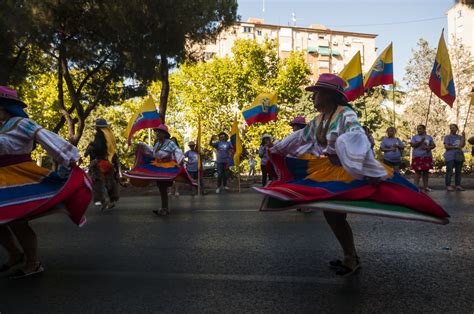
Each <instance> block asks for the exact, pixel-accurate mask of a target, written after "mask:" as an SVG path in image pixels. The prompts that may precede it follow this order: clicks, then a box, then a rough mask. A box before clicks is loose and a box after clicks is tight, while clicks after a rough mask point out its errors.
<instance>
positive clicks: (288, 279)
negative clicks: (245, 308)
mask: <svg viewBox="0 0 474 314" xmlns="http://www.w3.org/2000/svg"><path fill="white" fill-rule="evenodd" d="M53 272H54V273H60V274H61V275H68V274H77V275H80V276H84V275H86V276H87V275H90V276H110V277H127V278H132V277H133V278H153V279H191V280H209V281H248V282H275V283H316V284H332V285H338V284H343V283H344V282H345V281H344V280H341V278H337V277H334V278H321V277H314V276H278V275H237V274H195V273H162V272H146V271H143V272H134V271H100V270H99V271H85V270H84V271H82V270H79V271H74V270H72V271H58V272H55V271H53V270H51V273H53Z"/></svg>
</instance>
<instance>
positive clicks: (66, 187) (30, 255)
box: [0, 86, 92, 278]
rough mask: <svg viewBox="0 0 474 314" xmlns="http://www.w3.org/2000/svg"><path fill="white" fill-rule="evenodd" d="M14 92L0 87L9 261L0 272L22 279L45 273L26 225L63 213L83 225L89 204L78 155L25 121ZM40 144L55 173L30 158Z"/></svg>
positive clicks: (1, 221)
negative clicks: (51, 160)
mask: <svg viewBox="0 0 474 314" xmlns="http://www.w3.org/2000/svg"><path fill="white" fill-rule="evenodd" d="M25 107H26V105H25V104H24V103H23V102H22V101H20V100H19V99H18V95H17V92H16V91H15V90H14V89H11V88H8V87H5V86H0V178H1V179H2V180H0V245H1V246H2V247H3V248H5V249H6V251H7V253H8V260H7V261H6V262H5V263H4V264H3V265H0V272H2V273H5V272H11V273H10V275H9V277H10V278H22V277H26V276H30V275H34V274H38V273H41V272H43V271H44V269H43V266H42V265H41V263H40V262H39V259H38V252H37V251H38V240H37V236H36V233H35V232H34V231H33V229H32V228H31V226H30V224H29V220H31V219H34V218H37V217H40V216H43V215H46V214H49V213H51V212H52V211H53V210H54V211H56V210H58V209H62V211H65V212H66V213H67V214H68V215H69V217H70V218H71V220H72V221H73V222H74V223H75V224H77V225H79V226H81V225H82V224H84V223H85V217H84V213H85V211H86V209H87V207H88V205H89V203H90V201H91V198H92V191H91V188H90V184H91V183H90V181H89V178H88V177H87V175H86V174H85V173H84V172H83V171H82V170H81V169H80V168H79V167H77V162H78V161H79V159H80V155H79V150H78V149H77V148H76V147H75V146H73V145H71V144H70V143H69V142H67V141H65V140H64V139H63V138H61V137H60V136H58V135H57V134H55V133H53V132H50V131H48V130H46V129H44V128H42V127H41V126H39V125H38V124H36V123H35V122H34V121H32V120H30V119H29V118H28V115H27V114H26V112H25V111H24V108H25ZM36 143H37V144H39V145H41V147H43V148H44V149H45V150H46V152H47V153H48V154H49V155H50V156H51V157H52V158H53V159H54V160H55V161H56V162H57V163H58V164H59V165H60V166H59V168H58V172H53V171H51V170H49V169H45V168H41V167H39V166H37V165H36V163H35V162H33V161H32V159H31V155H30V154H31V152H32V150H33V149H34V147H35V144H36Z"/></svg>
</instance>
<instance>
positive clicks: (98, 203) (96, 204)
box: [94, 202, 102, 206]
mask: <svg viewBox="0 0 474 314" xmlns="http://www.w3.org/2000/svg"><path fill="white" fill-rule="evenodd" d="M94 205H95V206H101V205H102V203H101V202H95V203H94Z"/></svg>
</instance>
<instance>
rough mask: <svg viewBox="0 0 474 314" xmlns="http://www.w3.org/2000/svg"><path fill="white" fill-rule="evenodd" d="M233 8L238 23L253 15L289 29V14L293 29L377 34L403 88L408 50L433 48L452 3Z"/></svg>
mask: <svg viewBox="0 0 474 314" xmlns="http://www.w3.org/2000/svg"><path fill="white" fill-rule="evenodd" d="M238 4H239V8H238V14H239V15H240V17H241V20H242V21H247V19H248V18H249V17H256V18H263V19H265V23H267V24H277V25H293V21H292V13H295V17H296V25H297V26H306V27H307V26H309V25H310V24H323V25H325V26H327V27H328V28H330V29H334V30H341V31H349V32H362V33H371V34H377V35H378V36H377V38H376V39H375V45H376V47H377V48H378V53H380V52H382V51H383V49H385V47H386V46H387V45H388V44H389V43H390V42H391V41H392V42H393V63H394V75H395V80H396V81H398V82H400V83H402V85H404V82H403V76H404V74H405V66H406V65H407V63H408V60H409V59H410V57H411V55H412V49H414V48H416V44H417V42H418V39H420V38H424V39H426V40H427V41H428V42H429V43H430V45H431V46H433V47H436V46H437V45H438V40H439V36H440V34H441V30H442V29H443V28H445V34H446V33H447V24H448V23H447V16H446V12H447V10H448V9H449V8H450V7H451V6H453V5H454V1H453V0H400V1H390V0H362V1H348V0H330V1H329V0H326V1H323V0H239V1H238ZM263 4H264V5H265V12H262V8H263ZM420 20H421V21H420ZM413 21H416V22H413ZM381 24H385V25H381ZM445 36H446V35H445ZM446 42H447V38H446Z"/></svg>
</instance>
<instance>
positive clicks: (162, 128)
mask: <svg viewBox="0 0 474 314" xmlns="http://www.w3.org/2000/svg"><path fill="white" fill-rule="evenodd" d="M153 130H155V131H158V132H163V133H165V134H166V136H167V138H170V137H171V135H170V132H169V131H168V127H167V126H166V124H163V123H162V124H160V125H159V126H158V127H157V128H154V129H153Z"/></svg>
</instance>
